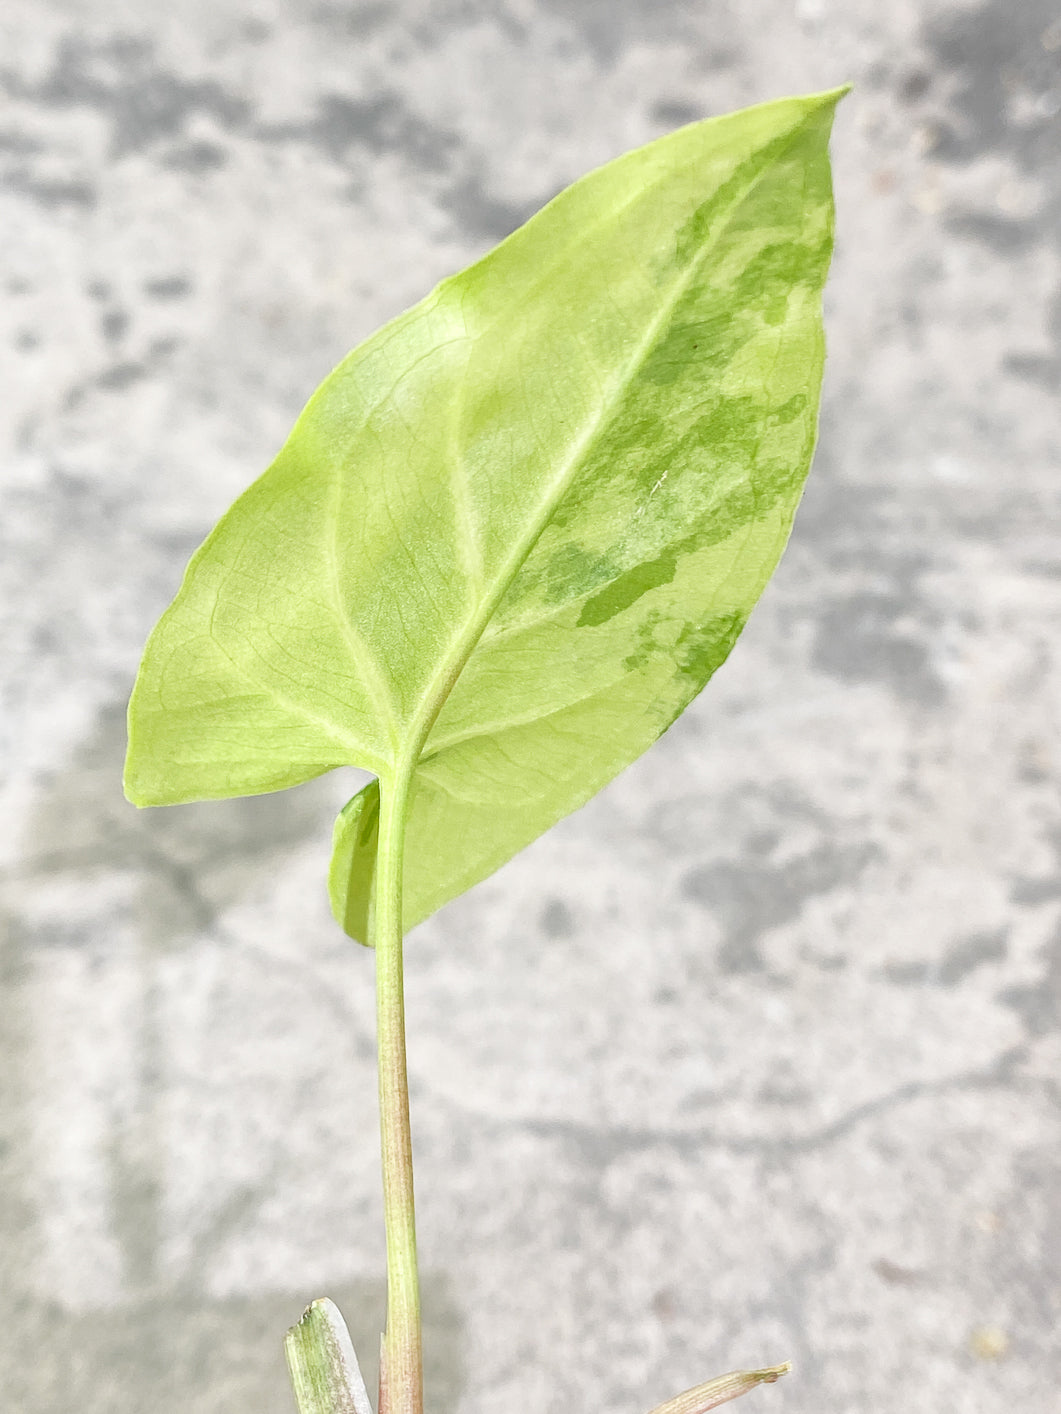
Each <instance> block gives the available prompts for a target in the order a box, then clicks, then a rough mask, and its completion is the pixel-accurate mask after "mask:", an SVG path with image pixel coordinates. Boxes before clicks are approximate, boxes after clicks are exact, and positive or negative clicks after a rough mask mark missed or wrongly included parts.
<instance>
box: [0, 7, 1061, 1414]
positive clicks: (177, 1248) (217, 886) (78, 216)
mask: <svg viewBox="0 0 1061 1414" xmlns="http://www.w3.org/2000/svg"><path fill="white" fill-rule="evenodd" d="M844 79H851V80H854V82H855V84H856V89H855V92H854V94H853V95H852V96H851V97H850V98H848V99H847V100H846V101H845V103H844V105H843V106H842V108H841V111H840V114H839V118H838V124H837V132H836V139H835V157H836V172H837V187H838V196H839V208H840V214H839V227H838V249H837V257H836V265H835V276H834V279H833V282H832V285H831V287H830V295H829V301H828V305H829V329H830V348H831V359H830V363H829V367H828V370H827V389H826V399H825V411H824V416H823V423H822V437H821V446H820V450H819V454H818V458H817V464H816V467H815V470H814V472H813V473H812V486H811V489H810V490H809V492H808V494H807V497H806V500H805V503H804V507H803V511H802V513H801V518H800V520H799V521H798V522H797V529H796V534H795V537H794V539H793V542H792V546H791V548H790V551H789V553H788V556H787V558H786V560H785V561H784V563H783V565H782V568H781V570H780V572H779V574H778V577H777V579H776V580H775V582H774V584H773V585H772V587H771V589H770V590H769V591H768V593H767V595H766V598H765V600H764V602H763V603H762V605H761V607H760V608H759V610H758V611H757V613H756V615H755V616H753V619H752V622H751V624H750V625H749V627H748V629H747V631H746V633H745V635H744V637H743V639H742V641H741V643H740V644H739V646H738V648H737V650H736V652H735V653H734V656H733V659H732V661H731V662H730V663H729V664H728V665H727V667H726V668H725V669H724V670H723V671H722V672H721V673H720V674H719V677H718V680H717V681H716V682H715V683H713V684H712V685H711V686H710V687H709V689H708V690H707V692H706V693H705V694H704V696H703V698H702V699H700V701H699V702H698V703H697V704H696V705H695V706H694V708H693V709H692V710H691V711H690V712H689V713H688V715H687V716H686V717H685V718H684V719H683V720H682V721H681V722H680V723H679V724H678V725H677V726H676V727H675V728H674V729H673V730H672V731H671V732H670V733H669V734H668V735H667V736H666V737H665V738H664V739H663V740H662V741H661V742H660V743H659V744H658V746H657V747H655V748H654V749H653V750H652V751H651V752H650V753H649V755H648V756H647V757H645V758H644V759H643V760H642V761H640V762H639V763H638V764H637V765H636V766H635V767H633V768H632V769H631V770H630V771H628V772H627V773H626V774H625V775H624V776H623V777H621V778H620V779H619V780H618V781H617V782H616V783H615V784H614V785H613V786H612V787H610V788H609V789H608V790H606V791H605V792H604V793H603V795H601V796H600V797H598V799H597V800H595V801H594V802H593V803H592V804H591V805H590V806H589V807H587V808H586V809H585V810H584V811H582V812H581V814H579V815H578V816H576V817H574V818H573V819H571V820H569V821H567V822H566V823H565V824H563V825H562V826H560V827H559V828H557V829H556V830H555V831H553V832H552V833H551V834H550V835H549V836H547V837H546V838H544V839H542V840H541V841H540V842H539V843H538V844H537V845H535V846H534V847H532V848H531V849H530V850H529V851H528V852H527V853H526V854H525V855H524V856H523V857H521V858H520V859H518V860H517V861H515V862H514V863H513V864H511V865H510V866H509V867H507V868H506V869H505V870H503V871H502V872H501V873H500V874H499V875H497V876H496V877H495V878H494V879H493V880H491V881H490V882H488V883H487V884H485V885H483V886H481V887H480V888H479V889H477V890H476V891H475V892H474V893H473V894H471V895H469V896H467V897H466V898H465V899H463V900H461V901H459V902H457V903H455V904H453V905H450V906H449V907H448V908H447V909H446V910H444V911H443V912H442V913H441V914H439V915H438V916H436V917H435V918H434V919H432V920H431V921H430V922H429V923H427V924H426V925H424V926H423V927H422V928H420V929H419V930H418V931H417V933H416V935H415V936H414V937H413V939H412V940H411V943H410V948H409V971H410V977H409V991H410V1010H411V1018H410V1021H411V1028H412V1040H411V1066H412V1077H413V1082H412V1083H413V1107H414V1121H415V1128H416V1146H417V1154H418V1160H419V1164H418V1182H419V1193H420V1232H421V1243H422V1260H423V1268H424V1285H425V1302H426V1308H427V1351H428V1367H429V1368H428V1383H429V1396H430V1409H431V1411H432V1414H497V1411H500V1410H504V1411H528V1414H530V1411H535V1414H541V1411H557V1414H559V1411H569V1410H584V1411H587V1414H589V1411H592V1412H593V1414H613V1411H614V1414H620V1411H624V1412H625V1414H638V1411H644V1410H646V1409H647V1408H648V1407H649V1406H650V1405H651V1404H653V1403H655V1402H657V1401H659V1400H661V1399H663V1398H666V1397H668V1396H669V1395H671V1394H673V1393H675V1392H676V1391H677V1390H678V1389H680V1388H682V1387H684V1386H686V1385H689V1384H693V1383H696V1382H698V1381H699V1380H701V1379H704V1378H706V1377H707V1376H709V1375H712V1374H715V1373H718V1372H720V1371H721V1370H722V1369H725V1368H731V1367H732V1366H734V1365H737V1364H741V1363H748V1362H752V1363H763V1362H766V1361H774V1360H779V1359H782V1358H785V1357H791V1358H793V1359H794V1360H795V1362H796V1372H795V1374H794V1375H792V1376H791V1377H790V1378H789V1379H788V1380H787V1381H785V1382H784V1383H783V1384H782V1385H779V1386H778V1387H777V1388H775V1389H769V1390H762V1391H758V1392H756V1393H755V1394H754V1395H752V1396H750V1400H749V1404H748V1408H751V1402H752V1401H754V1404H755V1407H756V1408H757V1409H758V1408H761V1409H763V1410H767V1409H776V1410H787V1411H793V1414H795V1411H808V1412H809V1411H814V1414H920V1411H926V1412H929V1411H930V1412H931V1414H935V1411H943V1410H946V1411H948V1414H1049V1411H1053V1410H1055V1409H1056V1408H1057V1397H1058V1396H1057V1388H1058V1384H1059V1382H1061V1363H1059V1356H1058V1350H1059V1343H1058V1339H1057V1330H1058V1327H1059V1322H1061V1252H1059V1244H1061V1236H1059V1234H1061V1182H1059V1177H1061V1175H1059V1172H1058V1169H1059V1158H1058V1156H1059V1154H1061V1147H1059V1140H1061V1133H1059V1125H1058V1099H1059V1080H1058V1076H1059V1066H1061V807H1059V800H1058V792H1057V784H1058V777H1059V774H1061V759H1059V741H1058V732H1057V715H1058V698H1059V687H1061V668H1059V665H1058V657H1057V648H1056V645H1057V642H1058V632H1059V629H1061V542H1059V531H1061V482H1059V471H1061V456H1059V441H1061V436H1059V427H1058V419H1057V409H1058V386H1059V371H1061V196H1059V193H1061V181H1059V177H1061V131H1059V120H1058V112H1059V108H1061V10H1059V9H1058V6H1057V3H1056V0H1019V3H1014V0H987V3H978V0H964V3H943V0H934V2H933V3H929V4H915V3H913V0H896V3H893V4H891V5H884V4H881V3H871V2H870V0H852V2H851V3H848V4H843V5H841V4H839V3H838V2H837V0H796V3H788V0H742V3H740V4H737V3H725V0H695V2H694V0H656V2H655V3H651V2H650V0H640V3H637V2H636V0H499V3H490V4H487V3H485V0H394V3H388V4H377V3H352V2H351V0H342V2H341V3H332V2H330V0H319V3H315V0H291V3H286V4H281V3H279V0H212V3H206V0H169V3H167V4H165V5H159V6H157V7H156V6H150V7H149V6H145V5H143V4H142V3H132V0H7V3H6V4H5V5H4V7H3V13H2V16H0V94H2V104H0V161H2V169H3V172H4V188H3V192H2V195H0V206H2V217H0V243H2V250H3V257H2V277H0V278H2V282H3V296H4V298H3V303H2V320H3V330H2V334H0V341H2V342H0V347H2V359H3V369H2V375H0V376H2V384H0V386H2V387H3V396H2V399H0V419H2V423H3V432H4V438H5V451H4V461H3V471H2V498H3V514H2V521H0V536H2V537H3V542H4V543H3V548H2V553H0V575H2V582H3V599H2V614H3V620H4V640H3V661H4V674H3V680H4V686H3V691H4V693H5V694H6V700H5V710H4V722H5V729H6V732H7V737H6V742H5V749H6V751H7V753H8V756H9V762H8V770H7V773H6V781H5V784H4V796H3V809H2V811H0V848H2V855H3V858H2V868H3V875H2V882H3V894H2V902H3V912H4V917H5V924H6V927H5V931H4V934H3V939H2V944H0V979H2V985H3V997H4V1003H3V1006H2V1008H0V1046H2V1057H3V1059H2V1062H0V1323H2V1324H0V1391H3V1393H2V1396H0V1403H2V1404H3V1406H4V1408H5V1409H11V1410H12V1411H16V1410H17V1411H20V1412H21V1414H59V1411H63V1414H66V1411H69V1410H77V1411H78V1414H115V1412H117V1414H121V1411H125V1410H129V1411H132V1410H151V1411H153V1414H171V1411H172V1414H176V1411H181V1414H185V1411H190V1410H194V1411H196V1414H213V1412H214V1411H218V1414H220V1411H226V1414H228V1411H245V1410H253V1411H256V1414H274V1411H275V1414H279V1412H280V1411H285V1410H290V1409H291V1407H292V1406H291V1402H290V1396H289V1394H288V1392H287V1389H286V1385H285V1381H284V1375H283V1370H282V1363H281V1358H280V1353H279V1352H280V1344H279V1342H280V1337H281V1334H282V1331H283V1328H284V1326H285V1325H286V1324H288V1323H289V1322H291V1321H293V1320H294V1319H295V1318H296V1317H297V1316H298V1314H299V1312H300V1310H301V1308H302V1305H303V1304H304V1303H305V1302H306V1301H307V1300H309V1299H310V1298H312V1297H314V1296H318V1295H322V1294H329V1295H331V1296H333V1297H334V1298H336V1299H337V1300H338V1301H339V1302H340V1303H341V1304H342V1305H343V1307H344V1309H345V1311H346V1313H347V1315H348V1318H349V1320H350V1324H351V1327H352V1329H353V1332H354V1336H355V1341H356V1342H357V1343H358V1345H359V1347H360V1349H361V1350H362V1351H363V1352H364V1353H365V1355H366V1360H365V1363H366V1365H367V1366H369V1367H371V1366H372V1363H373V1362H372V1356H373V1353H374V1348H375V1338H376V1333H377V1331H378V1329H379V1324H380V1321H381V1318H382V1302H383V1285H382V1270H383V1256H382V1250H383V1249H382V1235H381V1216H380V1200H379V1193H378V1179H377V1175H376V1165H377V1140H376V1137H375V1126H376V1110H375V1094H374V1084H375V1082H374V1074H373V1058H372V1033H373V1019H372V1006H373V1003H372V984H371V959H370V957H369V956H368V955H366V954H365V953H363V952H362V951H360V950H359V949H357V948H355V947H354V946H353V945H352V944H349V943H348V942H347V941H346V940H344V938H343V937H341V936H340V935H339V934H338V932H337V930H336V929H335V927H334V926H333V925H332V923H331V921H330V919H329V917H328V912H327V906H326V903H325V898H324V891H323V874H324V867H325V862H326V857H327V849H328V835H329V826H330V819H331V816H332V813H333V811H334V809H335V808H336V806H337V805H338V804H339V803H341V801H342V800H343V799H344V798H345V797H346V795H348V794H349V793H350V792H351V790H352V788H353V785H354V781H353V780H352V779H350V780H340V779H338V778H334V779H332V778H328V779H325V780H322V781H319V782H317V783H315V784H314V785H312V786H309V787H304V788H302V789H300V790H298V791H295V792H292V793H289V794H287V795H284V796H278V797H272V798H262V799H258V800H253V801H245V802H233V803H230V804H222V805H215V806H195V807H186V808H183V809H178V810H173V811H160V812H146V813H143V814H138V813H137V812H136V811H134V810H133V809H132V807H130V806H127V805H126V804H125V803H124V801H123V800H122V797H121V792H120V786H119V773H120V763H121V757H122V750H123V726H122V706H123V703H124V700H125V697H126V695H127V693H128V689H129V685H130V681H131V678H132V674H133V672H134V670H135V666H136V662H137V659H138V655H139V651H140V648H141V645H142V642H143V639H144V637H145V635H146V633H147V630H148V629H149V627H150V626H151V624H152V623H153V621H154V619H155V618H156V617H157V615H158V613H159V612H160V610H161V609H162V608H163V606H164V605H165V603H166V602H167V601H168V599H169V597H170V596H171V594H172V593H173V590H174V589H175V587H176V585H177V582H178V578H179V575H180V573H181V568H182V566H183V563H184V561H185V559H186V557H187V554H188V552H189V550H190V549H191V548H192V547H193V546H194V544H195V543H196V542H197V541H198V539H199V538H200V537H201V536H202V535H203V533H204V532H205V530H206V529H207V528H208V527H209V525H210V524H211V522H212V520H213V519H214V517H215V516H216V515H217V514H218V513H219V512H220V511H221V510H222V509H223V507H224V506H225V505H226V504H227V503H228V501H229V500H230V499H231V498H232V496H233V495H234V494H235V493H236V492H237V491H238V490H239V489H240V488H241V487H242V486H243V485H245V484H246V482H247V481H248V480H249V479H250V478H251V477H252V476H253V475H255V474H256V473H257V472H258V471H259V470H260V469H261V468H262V467H264V465H265V464H266V463H267V461H268V459H269V457H270V455H271V453H272V452H273V451H274V450H275V448H276V447H277V445H278V444H279V442H280V440H281V439H282V437H283V436H284V434H285V432H286V430H287V428H288V426H289V424H290V422H291V420H292V418H293V417H294V415H295V414H296V413H297V411H298V409H299V407H300V405H301V403H302V401H303V400H304V399H305V397H306V396H307V395H308V393H309V392H310V391H311V390H312V388H313V387H314V385H315V384H316V383H317V381H318V380H319V379H320V377H321V376H322V375H323V374H324V373H325V372H326V371H327V369H328V368H329V367H330V365H331V364H333V363H334V362H335V361H336V360H337V359H338V358H339V357H340V356H341V355H342V354H343V353H344V352H345V351H346V349H347V348H348V347H350V346H351V345H352V344H353V343H355V342H356V341H357V340H358V339H359V338H361V337H362V336H363V335H365V334H366V333H368V332H369V331H370V330H371V329H372V328H373V327H374V326H375V325H377V324H378V323H379V322H381V321H382V320H383V319H385V318H387V317H388V316H389V315H391V314H393V313H395V312H396V311H398V310H400V309H401V308H403V307H404V306H406V305H407V304H409V303H410V302H412V301H413V300H414V299H416V298H417V297H419V296H420V295H421V294H422V293H423V292H424V291H426V290H427V289H428V288H429V287H430V285H431V284H432V283H433V282H434V281H435V280H436V279H437V278H439V277H440V276H442V275H444V274H445V273H447V272H449V271H452V270H454V269H456V268H458V267H459V266H461V265H462V264H464V263H466V262H467V261H468V260H469V259H470V258H472V257H473V256H475V255H476V254H477V253H479V252H481V251H482V250H484V249H485V248H486V247H487V246H488V245H489V244H490V243H492V242H493V241H494V240H496V239H497V238H498V237H500V236H502V235H504V234H505V233H506V232H507V231H509V230H510V229H512V227H513V226H515V225H516V224H517V223H518V222H520V221H521V220H522V219H523V218H524V217H525V216H526V215H528V214H529V213H530V212H531V211H533V210H534V209H535V208H536V207H537V206H538V205H539V204H540V203H541V202H542V201H543V200H545V199H546V198H548V197H549V196H550V195H551V194H552V193H553V192H555V191H556V190H557V189H558V188H559V187H560V186H562V185H563V184H564V183H566V182H568V181H569V180H571V179H572V178H574V177H576V176H578V175H579V174H580V173H582V172H583V171H585V170H586V169H587V168H588V167H590V166H592V165H594V164H596V163H598V162H600V161H603V160H605V159H606V158H608V157H609V156H612V155H614V154H616V153H618V152H619V151H621V150H623V149H624V148H627V147H629V146H631V145H633V144H635V143H639V142H642V141H644V140H645V139H648V138H650V137H652V136H653V135H655V134H657V133H660V132H662V131H665V130H666V129H668V128H669V127H671V126H673V125H675V124H677V123H681V122H684V121H687V120H688V119H691V118H694V117H697V116H700V115H702V114H707V113H712V112H719V111H723V110H726V109H729V108H732V107H736V106H739V105H741V104H744V103H748V102H751V101H754V100H757V99H762V98H767V97H772V96H775V95H779V94H782V93H786V92H798V91H806V90H811V89H816V88H824V87H828V86H831V85H833V84H835V83H837V82H838V81H842V80H844ZM999 1352H1001V1353H999ZM370 1377H371V1370H370Z"/></svg>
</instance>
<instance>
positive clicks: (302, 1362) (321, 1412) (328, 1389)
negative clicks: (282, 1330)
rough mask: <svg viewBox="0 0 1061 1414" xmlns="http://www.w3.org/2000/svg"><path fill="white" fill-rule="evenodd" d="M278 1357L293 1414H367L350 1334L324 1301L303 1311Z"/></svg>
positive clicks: (367, 1404)
mask: <svg viewBox="0 0 1061 1414" xmlns="http://www.w3.org/2000/svg"><path fill="white" fill-rule="evenodd" d="M284 1354H285V1355H286V1356H287V1368H288V1370H289V1371H290V1372H291V1383H292V1385H293V1386H294V1390H295V1400H296V1402H297V1404H298V1411H299V1414H372V1405H371V1403H370V1402H369V1398H368V1391H367V1390H366V1389H365V1382H364V1380H363V1379H362V1378H361V1369H360V1367H359V1365H358V1363H357V1356H356V1355H355V1354H354V1347H353V1344H352V1342H351V1340H350V1332H349V1331H348V1330H347V1328H346V1322H345V1321H344V1320H343V1318H342V1316H341V1315H340V1314H339V1310H338V1307H336V1306H335V1305H334V1304H333V1303H332V1302H331V1301H329V1300H327V1298H324V1299H322V1300H320V1301H314V1302H313V1304H312V1305H311V1306H307V1307H306V1309H305V1311H304V1312H303V1313H302V1319H301V1320H300V1321H299V1323H298V1325H297V1326H292V1327H291V1329H290V1330H289V1331H288V1333H287V1335H286V1336H285V1337H284Z"/></svg>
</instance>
